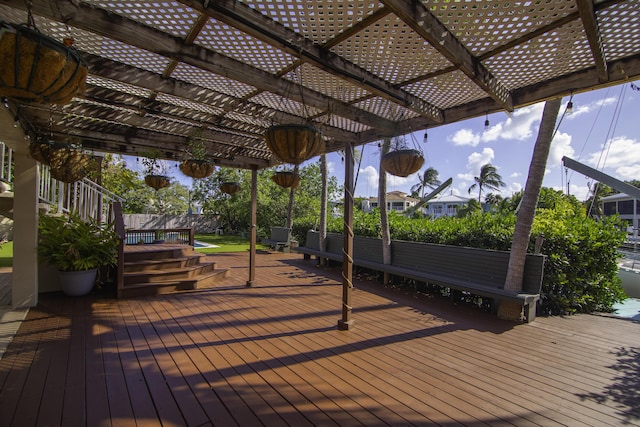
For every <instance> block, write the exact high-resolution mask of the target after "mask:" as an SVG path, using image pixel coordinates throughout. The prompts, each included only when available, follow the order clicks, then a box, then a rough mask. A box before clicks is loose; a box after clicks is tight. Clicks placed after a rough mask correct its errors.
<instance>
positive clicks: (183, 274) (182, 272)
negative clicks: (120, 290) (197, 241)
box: [124, 262, 216, 286]
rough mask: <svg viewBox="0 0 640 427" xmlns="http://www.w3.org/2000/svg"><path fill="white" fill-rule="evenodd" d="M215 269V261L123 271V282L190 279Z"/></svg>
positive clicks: (126, 283) (157, 281)
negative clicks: (156, 268)
mask: <svg viewBox="0 0 640 427" xmlns="http://www.w3.org/2000/svg"><path fill="white" fill-rule="evenodd" d="M215 269H216V263H215V262H203V263H199V264H196V265H190V266H185V267H178V268H163V269H159V270H147V271H132V272H125V273H124V284H125V286H126V285H130V284H137V283H159V282H169V281H173V280H182V279H191V278H194V277H196V276H199V275H201V274H206V273H209V272H211V271H213V270H215Z"/></svg>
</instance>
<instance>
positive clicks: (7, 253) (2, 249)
mask: <svg viewBox="0 0 640 427" xmlns="http://www.w3.org/2000/svg"><path fill="white" fill-rule="evenodd" d="M12 265H13V242H7V243H3V244H2V245H0V267H11V266H12Z"/></svg>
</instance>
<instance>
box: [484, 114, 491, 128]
mask: <svg viewBox="0 0 640 427" xmlns="http://www.w3.org/2000/svg"><path fill="white" fill-rule="evenodd" d="M490 126H491V123H490V122H489V113H487V115H486V118H485V120H484V130H489V127H490Z"/></svg>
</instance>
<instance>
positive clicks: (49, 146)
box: [29, 140, 97, 183]
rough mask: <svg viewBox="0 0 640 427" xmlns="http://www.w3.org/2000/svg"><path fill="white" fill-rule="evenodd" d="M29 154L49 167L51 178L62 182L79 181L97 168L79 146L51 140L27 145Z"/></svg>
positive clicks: (90, 157) (93, 161) (91, 158)
mask: <svg viewBox="0 0 640 427" xmlns="http://www.w3.org/2000/svg"><path fill="white" fill-rule="evenodd" d="M29 154H30V155H31V157H33V158H34V159H35V160H37V161H38V162H40V163H42V164H44V165H47V166H49V170H50V171H51V176H52V177H53V178H55V179H57V180H58V181H62V182H67V183H71V182H75V181H79V180H81V179H82V178H84V177H85V176H87V174H88V173H89V172H90V171H92V170H95V169H96V168H97V164H96V162H95V160H94V159H93V157H92V156H90V155H89V154H87V153H85V152H84V151H83V150H82V146H81V145H79V144H73V143H69V142H60V141H53V140H38V141H34V142H31V143H30V144H29Z"/></svg>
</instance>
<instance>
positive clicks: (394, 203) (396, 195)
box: [362, 191, 420, 212]
mask: <svg viewBox="0 0 640 427" xmlns="http://www.w3.org/2000/svg"><path fill="white" fill-rule="evenodd" d="M419 201H420V199H416V198H414V197H411V196H409V195H407V193H403V192H402V191H390V192H389V193H387V210H389V211H391V210H394V211H398V212H404V211H406V210H407V209H409V208H410V207H412V206H415V204H416V203H418V202H419ZM378 206H379V204H378V198H377V197H369V198H368V199H365V200H363V201H362V210H363V211H365V212H371V211H372V210H373V209H375V208H377V207H378Z"/></svg>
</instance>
